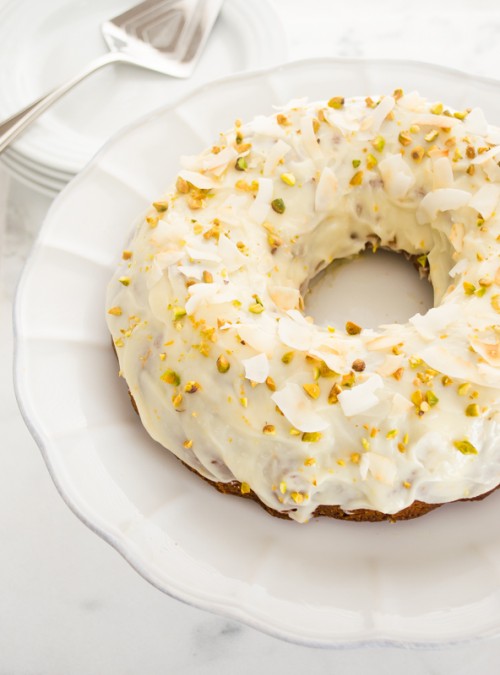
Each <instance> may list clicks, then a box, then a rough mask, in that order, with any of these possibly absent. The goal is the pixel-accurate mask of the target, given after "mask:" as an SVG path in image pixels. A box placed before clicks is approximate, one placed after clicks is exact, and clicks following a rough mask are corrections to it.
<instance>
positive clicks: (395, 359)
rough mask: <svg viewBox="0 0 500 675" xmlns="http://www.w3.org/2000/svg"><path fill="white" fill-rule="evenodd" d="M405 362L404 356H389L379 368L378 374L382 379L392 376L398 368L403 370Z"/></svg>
mask: <svg viewBox="0 0 500 675" xmlns="http://www.w3.org/2000/svg"><path fill="white" fill-rule="evenodd" d="M404 360H405V356H404V354H397V355H396V354H388V355H387V356H386V357H385V359H384V361H383V362H382V363H381V365H380V366H379V367H378V368H377V373H378V374H379V375H382V377H388V376H389V375H392V374H393V373H394V372H395V371H396V370H397V369H398V368H401V366H402V365H403V362H404Z"/></svg>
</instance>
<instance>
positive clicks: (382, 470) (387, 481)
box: [366, 452, 397, 485]
mask: <svg viewBox="0 0 500 675" xmlns="http://www.w3.org/2000/svg"><path fill="white" fill-rule="evenodd" d="M366 454H367V455H368V471H369V472H370V473H371V475H372V476H373V477H374V478H375V480H378V481H380V482H381V483H383V484H384V485H393V484H394V481H395V479H396V475H397V468H396V464H395V463H394V462H393V461H392V459H389V458H388V457H384V456H383V455H379V454H378V453H376V452H368V453H366Z"/></svg>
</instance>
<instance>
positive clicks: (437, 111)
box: [431, 103, 444, 115]
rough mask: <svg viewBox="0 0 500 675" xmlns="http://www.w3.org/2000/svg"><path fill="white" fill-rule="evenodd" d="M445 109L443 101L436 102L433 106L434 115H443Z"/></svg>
mask: <svg viewBox="0 0 500 675" xmlns="http://www.w3.org/2000/svg"><path fill="white" fill-rule="evenodd" d="M443 110H444V106H443V104H442V103H436V104H434V105H433V106H432V107H431V113H432V114H433V115H441V114H442V112H443Z"/></svg>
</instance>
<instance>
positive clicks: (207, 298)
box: [185, 284, 217, 316]
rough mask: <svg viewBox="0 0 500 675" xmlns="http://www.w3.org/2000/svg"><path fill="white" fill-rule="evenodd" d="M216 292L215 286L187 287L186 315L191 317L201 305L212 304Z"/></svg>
mask: <svg viewBox="0 0 500 675" xmlns="http://www.w3.org/2000/svg"><path fill="white" fill-rule="evenodd" d="M216 292H217V286H216V284H193V285H192V286H190V287H189V294H190V298H189V300H188V301H187V302H186V307H185V309H186V314H187V315H188V316H191V315H192V314H194V313H195V312H196V310H197V309H198V307H199V306H200V305H201V304H204V303H207V302H212V301H213V298H214V296H215V294H216Z"/></svg>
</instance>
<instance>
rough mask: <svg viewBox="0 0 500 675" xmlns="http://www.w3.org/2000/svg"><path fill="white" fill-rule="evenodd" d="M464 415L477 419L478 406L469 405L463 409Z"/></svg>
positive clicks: (474, 404)
mask: <svg viewBox="0 0 500 675" xmlns="http://www.w3.org/2000/svg"><path fill="white" fill-rule="evenodd" d="M465 414H466V415H467V417H479V415H480V414H481V413H480V410H479V406H478V404H477V403H470V404H469V405H468V406H467V407H466V409H465Z"/></svg>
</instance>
